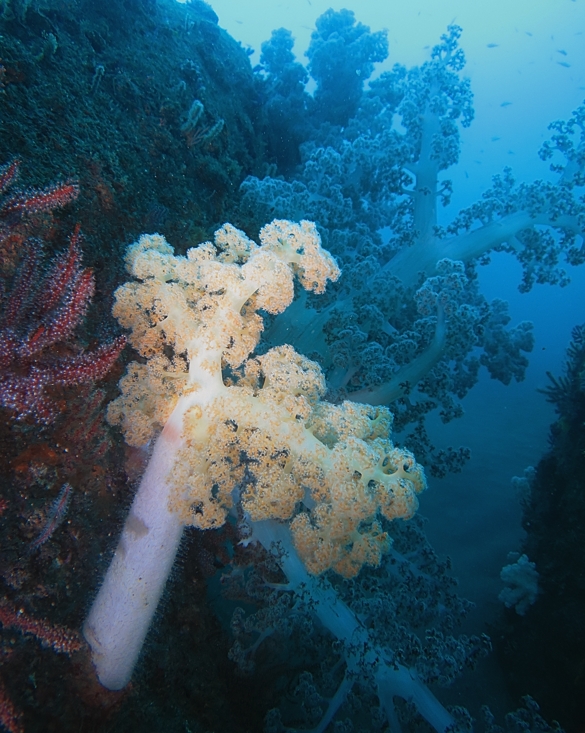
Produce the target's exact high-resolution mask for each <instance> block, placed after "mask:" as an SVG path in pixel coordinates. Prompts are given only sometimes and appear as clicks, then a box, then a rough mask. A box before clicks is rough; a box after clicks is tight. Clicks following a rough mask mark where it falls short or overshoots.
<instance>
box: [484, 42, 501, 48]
mask: <svg viewBox="0 0 585 733" xmlns="http://www.w3.org/2000/svg"><path fill="white" fill-rule="evenodd" d="M499 45H500V44H499V43H488V44H487V47H488V48H497V47H498V46H499Z"/></svg>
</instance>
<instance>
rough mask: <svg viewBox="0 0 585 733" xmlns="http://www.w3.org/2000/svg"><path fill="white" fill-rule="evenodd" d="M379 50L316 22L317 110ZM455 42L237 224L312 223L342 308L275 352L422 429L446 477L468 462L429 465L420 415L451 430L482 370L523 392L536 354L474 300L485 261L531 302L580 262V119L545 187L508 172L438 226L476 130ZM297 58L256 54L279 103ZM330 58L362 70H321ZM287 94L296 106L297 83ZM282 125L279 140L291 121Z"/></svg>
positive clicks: (567, 127) (387, 87)
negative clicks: (338, 54)
mask: <svg viewBox="0 0 585 733" xmlns="http://www.w3.org/2000/svg"><path fill="white" fill-rule="evenodd" d="M372 35H378V34H370V32H369V29H368V28H367V27H365V26H363V25H361V24H359V23H357V22H355V19H354V18H353V13H350V12H349V11H341V12H339V13H337V12H334V11H328V12H327V13H325V14H324V16H322V18H320V19H319V22H318V23H317V31H315V33H314V34H313V38H312V42H311V46H310V47H309V51H308V52H307V55H308V56H309V59H310V65H309V68H310V70H311V71H312V73H313V74H314V75H316V76H315V81H316V83H317V92H316V94H315V98H316V99H318V98H320V97H321V98H324V97H325V96H326V95H327V94H328V95H329V96H330V95H331V94H332V93H333V91H334V90H335V89H337V90H338V92H339V94H341V90H342V88H343V87H344V85H345V83H346V76H348V75H351V74H350V72H349V71H348V69H353V68H359V69H360V76H361V78H367V76H368V75H369V73H371V65H370V66H368V65H367V63H365V61H364V56H363V54H360V49H361V50H363V48H364V46H365V45H366V40H367V38H368V37H369V36H372ZM460 35H461V29H460V28H459V27H457V26H450V27H449V28H448V32H447V33H446V34H444V35H443V36H442V39H441V43H439V44H438V45H437V46H435V47H434V48H433V50H432V54H431V59H430V60H429V61H427V62H426V63H424V64H422V66H420V67H414V68H412V69H406V68H405V67H404V66H401V65H400V64H395V65H394V67H393V69H392V70H391V71H387V72H384V73H382V74H381V75H380V76H379V77H378V78H377V79H375V80H374V81H372V82H371V83H370V85H369V88H368V89H367V90H364V92H363V95H362V97H361V99H360V100H359V103H358V101H356V102H355V104H354V106H353V109H352V110H350V111H349V112H347V113H346V116H345V119H344V121H343V124H339V123H338V124H337V126H335V125H333V124H331V123H332V122H334V120H333V119H329V109H328V107H326V106H325V105H322V107H321V118H320V120H319V121H320V123H321V124H320V126H317V125H315V129H313V130H311V132H310V133H307V135H306V139H307V141H306V142H305V143H304V145H302V146H301V162H300V165H299V166H298V168H297V169H296V170H295V171H294V173H293V174H292V175H291V176H290V177H289V179H288V180H285V179H283V178H276V177H274V178H273V177H265V178H263V179H259V178H256V177H252V176H251V177H249V178H248V179H246V180H245V181H244V183H243V185H242V193H243V198H242V211H244V212H246V213H252V215H254V216H257V217H258V218H259V219H260V220H262V219H264V217H267V216H269V217H272V216H281V217H285V218H296V217H297V216H299V214H300V215H302V216H303V217H307V218H310V219H312V220H313V221H315V222H316V224H317V226H318V228H319V231H320V233H321V234H322V236H323V241H324V245H325V246H326V247H327V248H328V250H329V251H330V252H332V253H333V254H334V255H335V256H336V257H337V258H338V259H339V261H340V263H341V265H342V267H343V269H344V272H345V276H344V278H342V279H341V280H340V281H339V283H338V284H337V285H336V286H335V288H334V291H335V296H336V298H335V300H333V299H329V302H326V305H325V307H323V306H320V305H319V304H318V303H316V302H315V301H314V300H312V299H310V298H308V299H307V298H305V299H304V300H303V301H299V302H298V303H295V305H294V306H293V308H291V309H289V310H288V311H287V312H286V313H285V314H283V315H282V316H279V317H278V318H277V319H276V321H275V323H274V324H273V325H272V326H271V328H270V330H269V332H268V334H267V335H268V338H269V340H271V342H272V343H273V344H276V343H280V342H282V341H284V340H286V339H292V342H293V343H295V345H296V346H297V348H299V349H300V350H301V351H304V352H305V353H318V354H319V358H320V363H321V365H322V366H323V368H324V370H325V371H326V374H327V379H328V384H329V385H330V387H331V388H333V389H338V390H340V392H341V393H345V394H347V395H348V396H349V397H350V398H351V399H355V400H357V401H364V402H369V403H374V404H390V403H391V404H392V409H393V412H394V414H395V420H396V423H397V425H398V426H399V427H400V428H403V427H404V426H406V425H408V424H409V423H411V424H415V425H416V426H417V427H416V429H415V431H414V432H413V435H412V437H411V439H410V442H409V443H408V444H409V445H411V446H412V447H413V449H415V448H416V452H417V455H418V457H419V460H424V462H425V464H427V465H429V467H430V468H431V471H432V472H433V473H438V474H441V473H444V471H445V469H452V468H453V467H454V466H456V464H457V463H458V462H459V459H461V458H463V457H464V454H460V455H457V454H456V453H454V454H451V455H442V456H441V455H439V454H437V453H434V452H433V451H431V452H430V453H427V450H428V443H426V445H425V441H423V440H421V439H419V438H420V436H422V435H423V419H424V416H425V414H427V413H428V412H429V411H430V410H433V409H435V408H439V409H440V413H441V417H442V418H443V420H444V421H445V422H446V421H448V420H450V419H452V418H453V417H457V416H458V415H460V414H462V408H461V405H460V400H461V398H463V397H464V396H465V394H466V393H467V392H468V391H469V389H470V388H471V387H473V385H474V384H475V383H476V381H477V379H478V373H479V370H480V367H482V366H483V367H485V368H487V370H488V371H489V373H490V376H492V377H493V378H495V379H498V380H500V381H501V382H503V383H504V384H509V383H510V381H511V380H517V381H520V380H522V379H523V378H524V373H525V370H526V367H527V365H528V360H527V358H526V353H527V352H529V351H531V350H532V348H533V344H534V337H533V333H532V324H531V323H529V322H522V323H519V324H517V325H516V326H514V327H510V321H511V317H510V315H509V313H508V307H507V303H506V302H504V301H503V300H501V299H494V300H493V301H491V302H489V301H488V300H487V299H486V298H485V296H484V295H483V294H482V293H481V291H480V288H479V283H478V276H477V264H478V263H482V262H485V261H486V260H487V257H488V254H489V253H490V252H491V251H505V252H508V253H510V254H512V255H513V256H515V257H516V258H517V259H518V261H519V263H520V264H521V266H522V269H523V279H522V282H521V284H520V290H521V291H527V290H529V289H530V288H531V287H532V286H533V285H534V284H535V283H550V284H559V285H561V286H563V285H566V284H567V282H568V276H567V273H566V271H565V270H564V269H563V266H562V260H563V259H564V260H566V262H568V263H569V264H570V265H579V264H581V263H583V262H584V261H585V248H584V246H583V235H584V225H583V199H582V196H581V193H580V192H581V191H582V186H583V182H584V179H583V167H584V149H585V137H584V126H583V122H584V119H585V107H584V106H581V107H579V108H578V109H577V110H575V112H574V115H573V117H572V118H571V119H570V120H568V121H567V122H556V123H554V124H553V125H551V129H552V131H553V135H552V139H551V140H550V141H548V142H547V143H545V145H544V146H543V147H542V149H541V151H540V157H541V158H542V159H543V160H545V161H546V160H552V161H553V164H552V165H551V170H552V171H553V176H551V179H552V180H551V181H550V182H549V181H545V180H536V181H534V182H532V183H518V182H516V181H515V180H514V178H513V175H512V172H511V170H509V169H507V170H506V171H505V172H504V174H503V175H498V176H495V178H494V180H493V186H492V187H491V188H490V189H489V190H487V191H485V192H484V193H483V195H482V197H481V199H480V200H479V201H478V202H477V203H475V204H474V205H473V206H471V207H469V208H468V209H465V210H464V211H462V212H461V213H460V214H459V215H458V216H456V217H455V218H454V219H453V220H452V221H451V222H450V223H448V224H447V225H444V226H440V222H439V216H438V209H439V205H440V204H443V205H446V204H448V203H449V201H450V199H451V194H452V183H451V181H449V180H444V179H443V180H442V178H441V176H442V175H444V174H445V173H446V172H447V170H448V169H449V168H450V167H451V166H453V165H454V164H455V163H457V161H458V157H459V152H460V137H459V136H460V125H461V126H462V127H467V126H468V125H469V124H471V122H472V120H473V116H474V110H473V95H472V93H471V88H470V83H469V80H468V79H466V78H464V77H463V76H462V71H463V68H464V65H465V57H464V54H463V51H462V49H461V48H459V38H460ZM360 39H361V41H360ZM287 43H288V46H287ZM291 46H292V40H291V39H290V37H286V36H283V33H282V31H280V32H279V31H277V32H275V33H274V34H273V37H272V39H271V40H270V41H268V42H267V43H266V44H264V46H263V57H262V60H263V63H264V68H265V70H266V83H267V84H268V85H269V87H270V88H273V87H274V88H278V89H279V92H280V94H281V95H282V96H284V95H285V93H284V92H283V91H282V87H284V86H285V84H286V80H287V79H290V78H292V76H293V75H292V71H291V69H294V67H295V66H299V64H298V63H297V62H296V61H295V60H294V56H293V54H292V52H291V50H290V47H291ZM334 46H335V47H336V48H337V47H338V46H341V47H342V48H343V49H344V50H345V53H346V55H348V56H350V57H351V59H352V61H353V62H354V66H352V65H350V64H349V63H346V64H342V63H340V64H339V65H338V66H335V63H334V60H332V61H331V63H330V67H329V68H325V69H323V68H322V65H316V64H315V60H316V59H319V58H320V57H321V53H322V52H323V49H326V48H329V49H332V48H333V47H334ZM376 48H377V53H379V47H378V46H377V47H376ZM286 51H288V53H287V52H286ZM366 58H367V55H366ZM275 59H276V61H278V63H276V61H275ZM370 60H378V56H376V57H375V58H374V57H371V58H370ZM288 90H289V91H288V93H289V95H290V96H291V97H292V95H293V93H294V94H299V93H300V92H299V90H298V89H293V88H292V86H291V84H290V83H289V85H288ZM319 91H321V94H320V95H319ZM297 107H298V108H299V109H302V105H301V104H300V103H297ZM308 119H309V120H311V119H312V118H310V117H309V118H308ZM308 124H309V122H307V125H308ZM280 125H281V127H282V128H283V129H282V135H283V136H285V135H286V133H287V132H288V130H287V128H286V120H285V121H284V122H282V121H281V122H280ZM382 231H384V232H385V238H384V239H383V238H382V236H381V234H380V232H382ZM443 316H446V318H444V320H443ZM283 334H284V335H283ZM417 436H418V437H417Z"/></svg>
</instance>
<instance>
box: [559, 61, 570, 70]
mask: <svg viewBox="0 0 585 733" xmlns="http://www.w3.org/2000/svg"><path fill="white" fill-rule="evenodd" d="M557 64H558V65H559V66H564V67H565V69H570V68H571V64H569V63H567V62H566V61H557Z"/></svg>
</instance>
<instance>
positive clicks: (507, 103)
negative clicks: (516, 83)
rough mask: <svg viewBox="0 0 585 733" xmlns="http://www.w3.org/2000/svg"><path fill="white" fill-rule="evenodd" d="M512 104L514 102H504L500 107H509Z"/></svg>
mask: <svg viewBox="0 0 585 733" xmlns="http://www.w3.org/2000/svg"><path fill="white" fill-rule="evenodd" d="M511 104H512V102H502V104H500V107H509V106H510V105H511Z"/></svg>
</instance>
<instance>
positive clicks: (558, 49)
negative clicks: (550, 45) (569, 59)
mask: <svg viewBox="0 0 585 733" xmlns="http://www.w3.org/2000/svg"><path fill="white" fill-rule="evenodd" d="M557 53H561V54H562V55H563V56H566V55H567V52H566V51H563V49H562V48H557Z"/></svg>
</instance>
